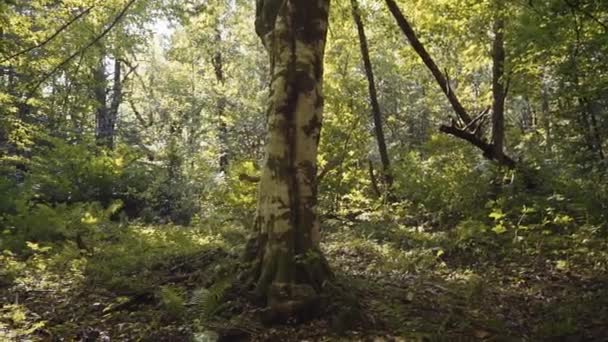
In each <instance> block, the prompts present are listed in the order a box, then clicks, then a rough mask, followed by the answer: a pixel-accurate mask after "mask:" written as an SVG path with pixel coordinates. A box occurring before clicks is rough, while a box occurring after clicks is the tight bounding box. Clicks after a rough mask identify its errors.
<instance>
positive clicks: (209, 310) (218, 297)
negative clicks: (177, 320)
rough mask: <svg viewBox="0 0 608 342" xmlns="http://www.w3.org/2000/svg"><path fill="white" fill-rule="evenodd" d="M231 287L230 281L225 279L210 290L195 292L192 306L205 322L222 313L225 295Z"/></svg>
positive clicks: (203, 289)
mask: <svg viewBox="0 0 608 342" xmlns="http://www.w3.org/2000/svg"><path fill="white" fill-rule="evenodd" d="M229 286H230V281H229V280H227V279H224V280H221V281H218V282H216V283H215V284H213V285H212V286H211V287H209V288H201V289H198V290H196V291H194V293H193V295H192V299H191V304H192V305H193V306H195V307H196V308H197V309H198V310H199V311H200V313H201V318H202V319H203V320H210V319H211V318H213V317H214V316H215V315H216V314H217V313H218V312H219V311H220V309H221V307H222V304H223V299H224V293H225V292H226V290H227V289H228V287H229Z"/></svg>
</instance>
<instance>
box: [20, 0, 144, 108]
mask: <svg viewBox="0 0 608 342" xmlns="http://www.w3.org/2000/svg"><path fill="white" fill-rule="evenodd" d="M135 1H137V0H130V1H129V2H128V3H127V4H126V5H125V7H123V9H122V10H121V11H120V13H118V15H117V16H116V17H115V18H114V20H112V22H111V23H110V24H109V25H108V26H107V27H106V28H105V29H104V30H103V31H102V32H101V33H100V34H99V35H98V36H97V37H95V38H94V39H93V40H91V41H90V42H89V43H88V44H86V45H85V46H84V47H82V48H81V49H79V50H78V51H76V52H74V53H73V54H71V55H70V56H69V57H68V58H66V59H64V60H63V61H62V62H61V63H59V64H57V65H56V66H55V67H54V68H53V69H51V71H49V72H47V73H46V74H44V75H43V76H42V78H41V79H40V80H39V81H38V82H36V84H35V85H34V86H33V87H32V89H30V93H29V94H28V96H27V98H28V99H29V98H31V97H32V96H33V95H34V92H35V91H36V89H38V87H40V85H41V84H42V83H44V82H45V81H46V80H47V79H48V78H49V77H51V76H52V75H53V74H55V73H56V72H57V71H58V70H59V69H61V68H63V67H64V66H66V65H67V64H68V63H69V62H70V61H72V59H74V58H75V57H76V56H78V55H79V54H81V53H84V52H85V51H86V50H87V49H89V48H90V47H91V46H93V45H95V44H96V43H97V42H99V41H100V40H101V39H102V38H103V37H105V36H106V35H107V34H108V33H109V32H110V31H111V30H112V29H113V28H114V26H116V24H118V22H120V20H121V19H122V18H123V17H124V16H125V14H127V11H128V10H129V8H130V7H131V6H132V5H133V4H134V3H135Z"/></svg>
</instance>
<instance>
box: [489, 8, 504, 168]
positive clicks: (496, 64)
mask: <svg viewBox="0 0 608 342" xmlns="http://www.w3.org/2000/svg"><path fill="white" fill-rule="evenodd" d="M497 12H498V13H497V14H496V16H497V17H496V19H495V20H494V28H493V29H494V43H493V48H492V61H493V65H492V96H493V98H494V101H493V103H492V146H493V147H494V154H495V155H497V156H498V155H502V154H503V151H504V140H505V97H506V90H505V86H504V78H505V75H504V68H505V47H504V20H503V19H502V17H501V15H502V14H501V13H500V9H498V10H497Z"/></svg>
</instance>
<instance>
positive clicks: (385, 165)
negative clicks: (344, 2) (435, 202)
mask: <svg viewBox="0 0 608 342" xmlns="http://www.w3.org/2000/svg"><path fill="white" fill-rule="evenodd" d="M350 3H351V6H352V12H353V18H354V20H355V24H356V25H357V32H358V34H359V46H360V48H361V57H362V59H363V66H364V67H365V76H366V77H367V84H368V89H369V99H370V104H371V106H372V117H373V118H374V131H375V134H376V141H377V143H378V151H379V152H380V160H381V161H382V176H383V180H384V184H385V186H386V189H387V193H388V195H389V196H390V195H391V189H392V187H393V176H392V174H391V166H390V159H389V157H388V151H387V148H386V142H385V140H384V131H383V128H382V113H381V112H380V105H379V104H378V94H377V91H376V83H375V81H374V71H373V68H372V62H371V60H370V58H369V48H368V45H367V38H366V37H365V27H364V26H363V20H361V13H360V12H359V5H358V3H357V0H351V2H350Z"/></svg>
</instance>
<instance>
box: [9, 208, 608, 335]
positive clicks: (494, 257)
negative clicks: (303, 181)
mask: <svg viewBox="0 0 608 342" xmlns="http://www.w3.org/2000/svg"><path fill="white" fill-rule="evenodd" d="M121 229H123V230H125V228H124V227H122V228H121ZM239 234H240V233H239V232H238V230H237V229H234V230H229V231H221V232H219V231H213V232H209V231H207V230H205V229H200V228H198V229H195V228H180V227H167V226H156V227H146V226H130V227H128V228H126V233H123V235H120V236H119V237H117V238H114V239H107V240H106V241H104V242H103V243H104V244H105V245H103V246H102V247H99V248H98V249H95V250H92V251H88V252H86V253H84V252H82V251H78V250H77V249H76V248H64V249H63V250H62V251H61V252H60V253H53V251H52V250H49V249H48V248H42V247H40V246H37V245H35V244H30V246H29V247H30V249H31V256H30V258H29V259H28V260H26V261H24V260H20V259H18V258H16V257H14V256H13V255H11V254H10V253H8V252H4V254H3V255H2V259H0V262H1V263H0V276H2V275H4V277H0V303H1V307H0V340H1V341H213V340H216V339H217V337H218V336H223V337H224V340H227V341H237V340H243V341H248V340H257V341H357V340H361V341H368V340H369V341H372V340H373V341H434V340H448V341H454V340H464V341H468V340H480V341H513V340H516V341H520V340H528V341H606V339H607V338H608V275H607V274H604V273H601V272H597V271H594V270H593V269H592V267H584V266H581V265H579V266H576V267H575V266H574V265H573V264H572V263H571V262H569V261H567V260H566V261H565V260H561V259H558V260H555V258H551V257H546V256H545V255H549V256H550V255H551V251H545V252H543V253H525V254H513V255H504V254H501V253H497V252H496V248H497V247H496V246H495V245H492V244H488V245H483V244H469V245H468V247H467V248H459V249H454V248H452V247H450V246H447V245H442V244H446V243H448V241H449V235H447V236H446V235H445V234H444V233H441V232H434V231H433V230H432V229H427V228H424V227H404V226H402V225H394V226H390V225H389V226H387V225H382V224H381V223H379V222H373V220H372V221H370V220H367V221H361V222H351V221H348V222H347V221H342V220H339V219H330V220H327V223H326V227H325V228H324V237H323V250H324V252H325V254H326V256H327V258H328V261H329V263H330V265H331V267H332V269H333V270H334V272H335V281H334V283H335V284H337V286H338V287H339V288H340V289H342V291H343V293H344V298H346V299H344V298H337V297H336V298H334V299H335V300H333V301H332V298H330V300H329V302H328V303H329V304H328V305H327V306H326V308H327V309H326V311H325V312H323V314H322V315H321V316H320V317H319V318H317V319H314V320H311V321H308V322H304V323H300V324H286V325H279V326H271V327H265V326H263V325H261V324H260V323H257V322H254V321H247V320H246V319H239V317H233V318H232V319H230V318H224V317H223V316H222V315H221V312H226V311H227V310H226V304H223V303H224V301H223V300H222V297H223V296H224V294H225V293H226V291H228V290H227V289H228V288H229V287H230V286H229V281H228V280H227V279H231V278H230V277H231V274H229V273H230V270H232V269H233V268H232V267H233V266H234V265H235V264H237V263H238V255H239V253H240V248H241V246H242V241H243V240H242V235H239ZM1 272H3V273H1ZM235 300H237V301H238V298H237V299H235ZM228 311H230V310H228Z"/></svg>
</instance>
